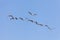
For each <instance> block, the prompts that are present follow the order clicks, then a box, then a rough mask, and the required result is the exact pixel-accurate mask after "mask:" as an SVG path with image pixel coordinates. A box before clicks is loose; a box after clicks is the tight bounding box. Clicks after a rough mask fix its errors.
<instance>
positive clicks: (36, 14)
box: [28, 11, 37, 16]
mask: <svg viewBox="0 0 60 40" xmlns="http://www.w3.org/2000/svg"><path fill="white" fill-rule="evenodd" d="M28 13H29V14H30V15H32V16H35V15H37V14H32V13H31V12H30V11H28Z"/></svg>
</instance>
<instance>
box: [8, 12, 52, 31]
mask: <svg viewBox="0 0 60 40" xmlns="http://www.w3.org/2000/svg"><path fill="white" fill-rule="evenodd" d="M28 13H29V15H31V16H36V15H37V14H33V13H31V12H30V11H28ZM8 16H9V18H10V20H18V19H20V20H22V21H24V20H25V19H27V21H29V22H32V23H35V24H36V25H39V26H45V27H47V28H48V29H49V30H52V29H51V28H50V27H49V26H48V25H43V24H40V23H38V22H37V21H34V20H32V19H28V18H25V19H24V18H22V17H19V18H17V17H14V16H13V15H8Z"/></svg>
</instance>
